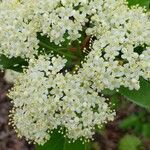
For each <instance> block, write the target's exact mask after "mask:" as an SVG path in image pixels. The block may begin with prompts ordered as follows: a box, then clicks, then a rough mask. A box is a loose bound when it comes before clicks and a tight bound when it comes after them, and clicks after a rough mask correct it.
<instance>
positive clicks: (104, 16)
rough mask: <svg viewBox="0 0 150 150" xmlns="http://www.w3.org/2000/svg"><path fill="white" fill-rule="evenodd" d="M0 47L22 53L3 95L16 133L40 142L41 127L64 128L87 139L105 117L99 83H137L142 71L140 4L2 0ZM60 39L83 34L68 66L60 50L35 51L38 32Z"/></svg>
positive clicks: (109, 114)
mask: <svg viewBox="0 0 150 150" xmlns="http://www.w3.org/2000/svg"><path fill="white" fill-rule="evenodd" d="M0 14H1V15H0V41H1V42H0V54H4V55H6V56H8V57H10V58H11V57H18V56H20V57H22V58H28V60H29V66H28V68H27V69H25V70H24V72H23V73H20V74H19V75H18V76H17V79H16V83H15V86H14V88H12V89H11V91H10V93H9V97H10V98H11V99H12V102H13V104H14V108H13V110H12V116H11V118H12V124H13V125H14V127H15V128H16V132H18V135H19V136H25V137H26V138H27V139H28V140H32V141H35V142H36V143H39V144H43V143H45V142H46V141H47V140H48V139H49V138H50V137H49V136H50V134H49V132H51V131H52V130H53V129H56V128H58V127H60V126H61V127H63V128H65V129H66V132H65V134H66V136H67V137H68V138H69V139H72V140H76V139H78V138H82V137H83V138H85V139H92V136H93V134H94V129H95V127H96V126H99V127H101V126H102V125H103V123H106V122H107V121H110V120H113V118H114V115H115V113H114V111H111V109H110V107H109V104H108V103H109V101H108V100H107V99H106V98H104V97H102V96H101V95H100V93H101V91H102V90H104V89H110V90H114V89H115V90H116V89H119V88H120V86H124V87H128V88H129V89H130V90H132V89H136V90H138V89H139V88H140V84H139V78H140V77H143V78H145V79H146V80H149V78H150V38H149V37H150V20H149V12H146V10H145V8H141V7H138V6H134V7H132V8H129V7H128V5H127V2H126V1H125V0H44V1H43V0H4V1H2V2H0ZM37 34H40V35H41V36H46V37H47V38H48V39H49V41H50V42H53V43H54V44H55V45H59V46H61V44H62V42H64V41H65V40H69V41H70V42H69V43H70V44H71V43H72V41H75V40H77V41H78V42H79V43H80V42H81V41H80V38H81V37H82V35H83V34H86V35H87V36H88V37H90V41H89V45H88V48H87V47H86V48H85V49H84V52H85V53H87V52H88V54H86V56H85V58H84V59H83V61H82V62H81V65H80V66H76V68H75V70H76V71H75V73H72V72H67V71H64V68H65V64H66V62H67V60H66V59H65V58H64V57H62V56H54V55H52V54H50V55H43V56H42V55H40V56H38V49H39V43H40V39H38V37H37Z"/></svg>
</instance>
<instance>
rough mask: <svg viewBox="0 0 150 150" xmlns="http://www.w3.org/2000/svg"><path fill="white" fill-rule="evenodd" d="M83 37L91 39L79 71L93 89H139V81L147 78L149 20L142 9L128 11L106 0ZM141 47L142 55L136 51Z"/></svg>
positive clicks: (135, 8) (124, 6) (149, 36)
mask: <svg viewBox="0 0 150 150" xmlns="http://www.w3.org/2000/svg"><path fill="white" fill-rule="evenodd" d="M91 24H92V27H91V28H88V29H87V34H88V35H91V36H95V37H96V40H94V41H91V49H92V51H91V52H90V53H89V54H88V55H87V57H86V61H85V63H83V65H82V69H80V71H79V72H80V73H81V74H82V75H81V76H84V75H85V74H86V78H84V80H85V81H86V82H87V80H89V81H90V82H91V86H92V87H93V89H95V90H98V91H101V90H103V89H104V88H108V89H111V90H114V89H116V88H119V87H120V86H125V87H129V89H130V90H132V89H136V90H138V89H139V88H140V85H139V78H140V77H143V78H145V79H147V80H148V79H149V78H150V47H149V46H150V20H149V16H148V13H145V12H144V10H143V8H140V7H139V8H138V7H133V8H132V9H129V8H128V7H127V5H125V4H124V5H123V3H122V1H118V3H117V2H114V1H112V0H107V3H104V5H103V7H101V8H99V9H97V13H96V14H94V15H93V16H92V17H91ZM138 47H143V49H144V50H143V51H142V50H141V49H140V48H139V51H136V48H137V49H138Z"/></svg>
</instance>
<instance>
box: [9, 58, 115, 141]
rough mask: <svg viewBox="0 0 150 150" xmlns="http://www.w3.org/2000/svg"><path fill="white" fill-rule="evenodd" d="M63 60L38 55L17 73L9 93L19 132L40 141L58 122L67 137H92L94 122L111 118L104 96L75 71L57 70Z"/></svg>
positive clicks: (73, 138)
mask: <svg viewBox="0 0 150 150" xmlns="http://www.w3.org/2000/svg"><path fill="white" fill-rule="evenodd" d="M65 63H66V60H65V59H63V58H62V57H60V56H59V57H53V58H52V60H51V61H49V60H48V57H45V56H39V58H38V59H35V58H34V59H31V60H30V62H29V67H28V69H25V70H24V73H23V74H22V73H21V74H20V75H19V76H18V77H17V81H16V83H15V86H14V88H13V89H12V90H11V92H10V93H9V97H10V98H12V99H13V104H14V108H13V110H12V116H11V118H12V124H13V125H14V127H15V128H16V132H17V133H18V135H19V136H25V137H26V139H28V140H32V141H35V142H37V143H39V144H43V143H45V142H46V140H48V139H49V136H50V135H49V131H53V130H54V129H57V128H58V127H59V126H61V127H64V128H65V129H66V136H67V137H68V138H69V139H72V140H77V139H78V138H82V137H84V138H85V139H92V135H93V134H94V129H95V127H96V126H99V127H101V126H102V124H103V123H105V122H106V121H111V120H113V118H114V115H115V112H113V111H112V110H111V109H110V108H109V105H108V103H107V102H106V101H107V99H106V98H104V97H101V96H99V94H98V93H97V92H95V91H94V90H93V89H91V88H90V87H87V86H86V85H83V83H82V80H80V78H79V77H78V75H72V74H70V73H66V75H65V76H64V75H63V74H62V73H60V71H61V69H62V68H63V67H64V66H65Z"/></svg>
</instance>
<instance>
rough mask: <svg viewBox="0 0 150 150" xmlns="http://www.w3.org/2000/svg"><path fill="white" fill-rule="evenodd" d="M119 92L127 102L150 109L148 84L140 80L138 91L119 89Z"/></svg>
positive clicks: (149, 86) (149, 85) (149, 84)
mask: <svg viewBox="0 0 150 150" xmlns="http://www.w3.org/2000/svg"><path fill="white" fill-rule="evenodd" d="M119 92H120V93H121V94H122V95H124V96H125V97H126V98H127V99H128V100H130V101H132V102H134V103H135V104H137V105H139V106H141V107H144V108H147V109H150V82H149V81H146V80H144V79H143V78H141V79H140V89H139V90H129V89H128V88H124V87H121V88H120V89H119Z"/></svg>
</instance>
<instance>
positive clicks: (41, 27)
mask: <svg viewBox="0 0 150 150" xmlns="http://www.w3.org/2000/svg"><path fill="white" fill-rule="evenodd" d="M80 3H81V4H85V3H86V1H85V0H84V1H82V0H72V1H70V0H69V1H67V0H44V1H43V0H7V1H5V0H4V1H2V2H0V14H1V15H0V41H1V44H0V54H5V55H7V56H9V57H13V56H14V57H17V56H21V57H31V56H32V55H33V54H36V53H37V49H38V48H39V46H38V44H39V40H38V39H37V33H40V34H41V35H46V36H47V37H48V38H50V41H51V42H55V44H60V42H63V41H64V40H65V38H66V37H65V35H66V33H67V34H68V36H67V38H68V39H69V40H76V39H78V38H79V37H80V36H81V34H80V33H79V31H80V32H81V31H82V27H83V26H84V25H85V23H86V22H87V21H88V19H87V18H86V13H85V12H81V11H80V10H78V9H74V7H75V6H78V4H80Z"/></svg>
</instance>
